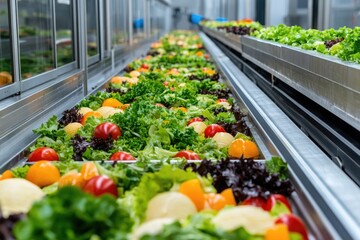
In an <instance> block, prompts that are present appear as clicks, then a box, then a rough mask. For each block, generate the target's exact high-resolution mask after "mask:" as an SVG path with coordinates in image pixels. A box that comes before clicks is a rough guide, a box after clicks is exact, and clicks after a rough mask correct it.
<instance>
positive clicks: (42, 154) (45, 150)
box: [28, 147, 59, 162]
mask: <svg viewBox="0 0 360 240" xmlns="http://www.w3.org/2000/svg"><path fill="white" fill-rule="evenodd" d="M40 160H48V161H59V156H58V155H57V153H56V152H55V150H54V149H52V148H49V147H39V148H37V149H35V150H34V151H33V152H32V153H30V155H29V157H28V162H37V161H40Z"/></svg>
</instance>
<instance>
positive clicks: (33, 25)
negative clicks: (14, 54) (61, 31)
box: [18, 0, 54, 79]
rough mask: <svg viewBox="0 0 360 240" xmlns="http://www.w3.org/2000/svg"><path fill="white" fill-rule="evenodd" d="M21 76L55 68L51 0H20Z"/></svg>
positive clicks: (26, 76) (25, 76)
mask: <svg viewBox="0 0 360 240" xmlns="http://www.w3.org/2000/svg"><path fill="white" fill-rule="evenodd" d="M18 9H19V11H18V15H19V37H20V63H21V78H22V79H25V78H29V77H32V76H34V75H36V74H39V73H43V72H45V71H48V70H51V69H53V68H54V61H53V46H52V42H53V34H52V24H51V23H52V13H51V1H47V0H21V1H18Z"/></svg>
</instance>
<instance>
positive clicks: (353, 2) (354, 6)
mask: <svg viewBox="0 0 360 240" xmlns="http://www.w3.org/2000/svg"><path fill="white" fill-rule="evenodd" d="M327 2H328V5H325V9H324V11H325V24H324V27H325V28H335V29H336V28H339V27H344V26H346V27H351V28H353V27H355V26H358V25H359V23H360V0H331V1H327ZM327 13H328V14H327Z"/></svg>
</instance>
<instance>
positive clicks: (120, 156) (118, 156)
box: [110, 151, 135, 161]
mask: <svg viewBox="0 0 360 240" xmlns="http://www.w3.org/2000/svg"><path fill="white" fill-rule="evenodd" d="M110 160H114V161H116V160H135V158H134V156H133V155H131V154H130V153H128V152H122V151H120V152H116V153H114V154H113V155H111V157H110Z"/></svg>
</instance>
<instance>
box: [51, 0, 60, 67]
mask: <svg viewBox="0 0 360 240" xmlns="http://www.w3.org/2000/svg"><path fill="white" fill-rule="evenodd" d="M50 5H51V14H52V19H51V34H52V38H51V44H52V48H53V49H54V50H53V51H52V54H53V59H54V68H57V67H58V59H57V45H56V10H55V0H51V1H50Z"/></svg>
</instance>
